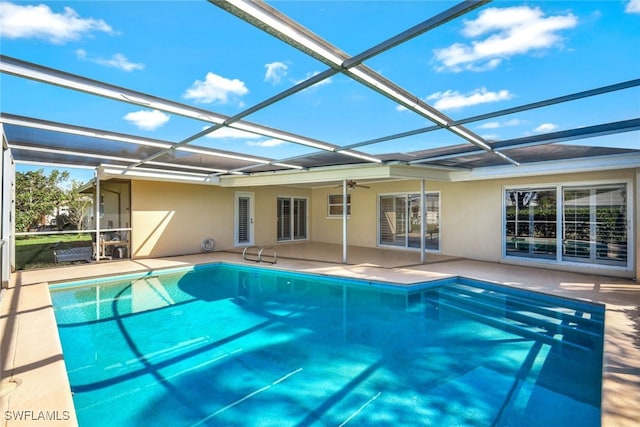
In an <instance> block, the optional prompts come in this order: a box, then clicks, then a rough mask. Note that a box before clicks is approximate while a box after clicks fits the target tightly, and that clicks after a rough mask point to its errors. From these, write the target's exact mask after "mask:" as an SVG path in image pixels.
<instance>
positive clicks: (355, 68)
mask: <svg viewBox="0 0 640 427" xmlns="http://www.w3.org/2000/svg"><path fill="white" fill-rule="evenodd" d="M209 1H210V2H211V3H212V4H214V5H216V6H218V7H220V8H222V9H224V10H226V11H227V12H229V13H232V14H233V15H235V16H237V17H238V18H240V19H242V20H244V21H246V22H248V23H250V24H252V25H254V26H256V27H257V28H259V29H261V30H263V31H265V32H267V33H269V34H271V35H273V36H274V37H276V38H278V39H279V40H281V41H283V42H285V43H287V44H289V45H291V46H293V47H295V48H296V49H298V50H300V51H302V52H304V53H306V54H308V55H310V56H312V57H314V58H316V59H318V60H320V61H322V62H323V63H325V64H327V65H329V66H330V67H331V68H333V69H336V70H339V71H340V72H341V73H343V74H345V75H347V76H349V77H351V78H352V79H354V80H356V81H358V82H360V83H361V84H364V85H365V86H367V87H369V88H371V89H373V90H374V91H376V92H378V93H380V94H382V95H384V96H385V97H387V98H389V99H391V100H393V101H395V102H396V103H398V104H400V105H403V106H404V107H406V108H407V109H409V110H411V111H413V112H415V113H417V114H419V115H421V116H422V117H425V118H427V119H429V120H430V121H432V122H434V123H436V124H437V125H438V126H440V127H442V128H444V129H447V130H449V131H450V132H452V133H454V134H456V135H458V136H459V137H461V138H463V139H464V140H466V141H468V142H470V143H472V144H474V145H476V146H478V147H480V148H482V149H483V150H485V151H488V152H491V153H494V154H496V155H498V156H499V157H500V158H502V159H503V160H505V161H507V162H509V163H512V164H514V165H517V164H518V163H517V162H516V161H514V160H512V159H510V158H509V157H507V156H505V155H504V154H502V153H500V152H497V151H495V150H494V149H493V148H492V147H491V146H490V145H489V144H488V143H487V141H485V140H484V139H483V138H482V137H480V136H479V135H477V134H475V133H473V132H472V131H470V130H469V129H466V128H465V127H463V126H461V125H454V124H452V123H453V122H454V121H453V119H451V118H449V117H448V116H446V115H444V114H443V113H441V112H440V111H438V110H437V109H435V108H433V107H431V106H430V105H428V104H427V103H426V102H424V101H422V100H421V99H420V98H418V97H417V96H415V95H413V94H411V93H410V92H408V91H406V90H405V89H403V88H401V87H400V86H398V85H396V84H395V83H393V82H392V81H390V80H389V79H387V78H385V77H383V76H382V75H380V74H379V73H377V72H375V71H373V70H372V69H370V68H369V67H367V66H365V65H363V64H362V61H364V60H365V59H367V58H368V57H370V56H373V55H374V54H376V53H377V52H378V49H379V50H380V51H382V49H388V48H390V47H392V46H395V45H397V44H399V43H401V42H403V41H404V39H403V37H402V36H398V40H394V42H392V43H390V44H389V46H387V45H384V44H382V45H379V46H380V47H379V48H376V47H374V48H372V49H370V51H371V52H370V53H367V52H369V51H365V53H363V54H362V57H359V56H356V57H354V58H357V59H352V58H350V57H349V56H348V55H347V54H346V53H345V52H343V51H341V50H340V49H338V48H336V47H335V46H333V45H332V44H330V43H329V42H327V41H326V40H324V39H322V38H321V37H319V36H318V35H317V34H315V33H313V32H311V31H310V30H308V29H307V28H305V27H303V26H302V25H300V24H298V23H297V22H295V21H293V20H292V19H290V18H289V17H287V16H286V15H284V14H282V13H280V12H279V11H277V10H276V9H274V8H272V7H271V6H269V5H268V4H266V3H264V2H257V1H245V0H209ZM485 3H487V1H481V2H480V1H468V2H463V3H462V6H460V5H458V6H456V7H454V8H451V9H449V11H447V12H444V13H442V14H440V15H438V19H439V20H440V21H442V23H444V22H448V21H450V20H451V19H453V18H455V17H458V16H460V15H462V14H464V13H466V12H468V11H470V10H473V9H475V8H477V7H478V6H480V5H483V4H485ZM465 6H466V7H465ZM435 25H436V24H435V22H430V24H429V25H425V28H427V29H428V28H433V27H434V26H435ZM417 27H419V26H416V27H413V28H414V29H416V28H417ZM408 31H409V32H410V33H412V32H411V30H408ZM425 31H426V29H425ZM421 32H424V31H421V29H420V30H414V32H413V33H415V34H416V35H417V34H421ZM413 33H412V34H413ZM409 35H410V34H408V35H407V36H406V37H408V36H409ZM350 61H351V62H350Z"/></svg>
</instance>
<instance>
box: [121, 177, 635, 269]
mask: <svg viewBox="0 0 640 427" xmlns="http://www.w3.org/2000/svg"><path fill="white" fill-rule="evenodd" d="M638 176H640V173H638V172H636V170H635V169H634V170H622V171H608V172H602V173H584V174H558V175H549V176H539V177H525V178H514V179H501V180H485V181H470V182H456V183H450V182H436V181H427V182H426V189H427V191H438V192H440V202H441V228H440V231H441V253H442V254H445V255H453V256H461V257H466V258H471V259H478V260H486V261H495V262H518V260H511V261H505V260H503V259H502V215H503V212H502V204H503V200H502V198H503V188H504V187H505V186H528V185H531V186H538V185H544V184H564V185H566V184H582V183H584V184H593V183H597V182H600V181H625V182H630V183H631V184H632V185H634V186H638V185H640V184H639V183H638V181H639V180H640V178H639V177H638ZM367 185H369V187H370V188H369V189H366V188H356V189H354V190H351V191H350V194H351V198H352V201H351V203H352V207H351V216H350V218H349V220H348V239H349V244H350V245H356V246H368V247H376V245H377V200H378V195H379V194H390V193H404V192H419V191H420V181H419V180H407V181H389V182H384V183H374V184H367ZM630 190H631V193H630V194H632V195H633V194H634V193H635V194H639V195H638V196H637V197H636V198H635V200H634V203H635V206H636V209H635V211H636V215H635V219H634V221H635V223H634V226H633V229H634V230H636V231H635V233H636V234H635V236H634V238H633V240H632V241H634V242H636V247H637V245H638V244H640V243H638V240H639V239H638V237H637V234H638V233H637V230H638V222H640V219H639V217H640V214H639V213H638V210H639V209H638V198H640V191H638V190H635V191H634V189H633V188H631V189H630ZM236 192H251V193H253V194H254V201H255V211H256V212H255V213H254V226H255V241H254V243H255V244H257V245H271V244H274V243H276V224H277V223H276V198H277V197H278V196H284V197H306V198H308V206H309V220H308V236H309V240H310V241H315V242H325V243H336V244H341V243H342V219H341V217H339V218H329V217H328V212H327V196H328V195H329V194H341V193H342V188H341V187H339V186H338V187H333V186H331V187H321V188H315V189H313V190H311V189H307V188H296V187H284V186H282V187H253V188H223V187H218V186H204V185H188V184H173V183H159V182H150V181H134V182H133V183H132V194H133V198H132V199H133V203H132V205H133V206H132V208H133V213H132V226H133V229H134V231H133V235H132V237H133V241H132V254H133V256H134V257H154V256H167V255H178V254H187V253H195V252H199V250H200V242H201V240H202V239H203V238H205V237H212V238H214V239H215V240H216V250H224V249H231V248H233V247H234V243H233V238H234V236H233V228H234V227H233V218H234V194H235V193H236ZM638 255H639V254H638V253H637V251H636V254H635V259H636V262H640V261H638ZM523 262H524V263H526V264H527V265H532V263H531V261H523ZM541 265H542V266H544V267H548V268H556V266H554V265H549V264H548V263H547V264H541ZM558 268H566V267H563V266H559V267H558ZM627 275H628V273H627Z"/></svg>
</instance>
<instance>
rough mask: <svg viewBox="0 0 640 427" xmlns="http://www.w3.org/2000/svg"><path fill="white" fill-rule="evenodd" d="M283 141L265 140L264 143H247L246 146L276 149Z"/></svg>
mask: <svg viewBox="0 0 640 427" xmlns="http://www.w3.org/2000/svg"><path fill="white" fill-rule="evenodd" d="M284 143H285V141H283V140H281V139H265V140H264V141H247V145H249V146H251V147H266V148H269V147H276V146H278V145H282V144H284Z"/></svg>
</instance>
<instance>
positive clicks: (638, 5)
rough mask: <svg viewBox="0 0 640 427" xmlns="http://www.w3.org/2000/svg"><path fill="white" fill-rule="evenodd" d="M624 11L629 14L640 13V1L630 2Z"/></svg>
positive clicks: (633, 0)
mask: <svg viewBox="0 0 640 427" xmlns="http://www.w3.org/2000/svg"><path fill="white" fill-rule="evenodd" d="M624 11H625V12H627V13H640V0H629V3H627V6H626V7H625V8H624Z"/></svg>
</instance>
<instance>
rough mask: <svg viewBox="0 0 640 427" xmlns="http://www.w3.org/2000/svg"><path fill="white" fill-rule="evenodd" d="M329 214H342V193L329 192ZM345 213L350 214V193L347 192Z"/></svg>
mask: <svg viewBox="0 0 640 427" xmlns="http://www.w3.org/2000/svg"><path fill="white" fill-rule="evenodd" d="M327 205H328V207H329V210H328V215H329V216H342V194H329V197H328V203H327ZM347 215H351V194H347Z"/></svg>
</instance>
